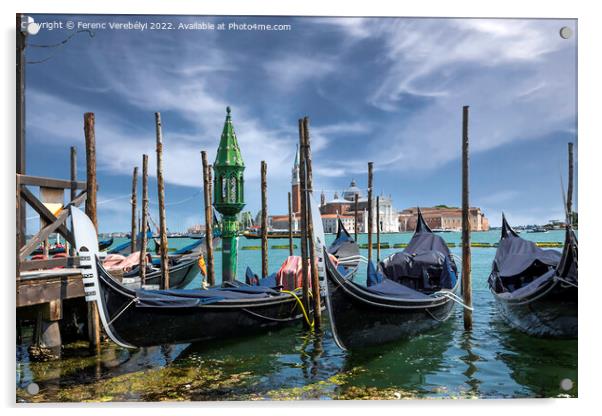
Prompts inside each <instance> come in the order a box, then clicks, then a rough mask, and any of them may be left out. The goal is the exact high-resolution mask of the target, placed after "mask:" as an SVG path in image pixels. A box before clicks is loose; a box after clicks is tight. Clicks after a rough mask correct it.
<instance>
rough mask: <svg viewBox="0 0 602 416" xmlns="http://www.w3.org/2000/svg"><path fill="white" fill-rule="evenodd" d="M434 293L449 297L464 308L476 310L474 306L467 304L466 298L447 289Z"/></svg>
mask: <svg viewBox="0 0 602 416" xmlns="http://www.w3.org/2000/svg"><path fill="white" fill-rule="evenodd" d="M433 295H440V296H442V297H444V298H447V299H449V300H451V301H453V302H456V303H457V304H458V305H460V306H462V307H463V308H464V309H468V310H469V311H473V310H474V308H473V307H472V306H468V305H467V304H465V303H464V300H463V299H462V298H461V297H460V296H458V295H456V294H455V293H452V292H447V291H439V292H435V293H433Z"/></svg>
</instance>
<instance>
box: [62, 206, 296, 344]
mask: <svg viewBox="0 0 602 416" xmlns="http://www.w3.org/2000/svg"><path fill="white" fill-rule="evenodd" d="M70 209H71V217H72V221H73V234H74V236H75V241H76V248H77V252H78V253H79V256H80V264H81V268H82V274H83V282H84V291H85V295H86V300H87V301H89V302H95V303H96V305H97V307H98V310H99V316H100V320H101V322H102V325H103V327H104V330H105V332H106V333H107V335H108V336H109V337H110V338H111V340H113V341H114V342H115V343H116V344H118V345H120V346H123V347H126V348H136V347H146V346H154V345H161V344H180V343H192V342H199V341H208V340H212V339H224V338H230V337H239V336H249V335H253V334H258V333H263V332H267V331H270V330H272V329H275V328H278V327H281V326H283V325H287V324H292V323H297V322H299V321H300V320H301V319H303V318H304V311H303V310H302V305H301V303H300V301H299V299H298V297H297V296H296V295H295V294H293V293H290V292H286V293H285V292H282V291H279V290H278V289H276V288H273V287H270V286H267V285H265V286H264V285H261V282H260V285H259V286H250V285H245V284H244V283H240V282H228V283H229V284H227V285H223V286H214V287H211V288H209V289H206V290H183V289H179V290H178V289H175V290H145V289H129V288H127V287H124V286H123V285H122V284H121V283H120V282H118V281H117V280H115V279H114V278H113V277H112V276H111V275H110V274H109V273H107V272H106V270H104V268H103V266H102V263H101V261H100V260H99V258H98V238H97V236H96V233H95V232H94V226H93V224H92V222H91V221H90V219H89V218H88V217H87V216H86V215H85V214H84V213H83V212H82V211H81V210H80V209H78V208H76V207H71V208H70ZM262 280H265V279H262Z"/></svg>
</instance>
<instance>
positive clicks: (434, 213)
mask: <svg viewBox="0 0 602 416" xmlns="http://www.w3.org/2000/svg"><path fill="white" fill-rule="evenodd" d="M420 211H421V212H422V216H423V217H424V220H425V221H426V223H427V224H428V226H429V227H430V228H431V229H433V230H450V231H460V230H461V229H462V210H461V209H460V208H453V207H445V206H441V207H432V208H423V207H421V208H420ZM468 215H469V220H470V226H471V230H472V231H488V230H489V220H488V219H487V218H486V217H485V214H484V213H483V212H482V211H481V208H476V207H471V208H470V210H469V213H468ZM417 218H418V209H417V208H416V207H412V208H407V209H404V210H403V211H401V212H400V213H399V226H400V231H414V229H415V228H416V221H417Z"/></svg>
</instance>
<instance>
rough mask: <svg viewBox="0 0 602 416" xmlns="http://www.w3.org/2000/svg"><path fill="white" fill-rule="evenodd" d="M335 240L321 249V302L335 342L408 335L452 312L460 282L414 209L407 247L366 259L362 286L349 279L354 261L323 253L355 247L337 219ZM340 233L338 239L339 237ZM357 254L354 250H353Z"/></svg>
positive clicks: (356, 343) (347, 346)
mask: <svg viewBox="0 0 602 416" xmlns="http://www.w3.org/2000/svg"><path fill="white" fill-rule="evenodd" d="M341 229H342V230H343V232H342V233H339V234H338V235H337V239H336V240H335V242H334V243H333V244H332V245H331V246H330V247H329V248H328V249H326V250H325V269H326V288H327V302H326V303H327V307H328V312H329V316H330V323H331V327H332V332H333V335H334V338H335V341H336V344H337V345H338V346H339V347H340V348H342V349H344V350H351V349H359V348H364V347H369V346H374V345H380V344H383V343H386V342H390V341H394V340H398V339H403V338H409V337H412V336H414V335H416V334H418V333H421V332H423V331H426V330H428V329H431V328H433V327H436V326H437V325H440V324H441V323H442V322H443V321H445V320H446V319H447V318H449V316H450V315H451V313H452V312H453V306H454V303H456V302H458V303H460V302H461V301H460V300H459V298H458V295H457V294H458V292H459V290H460V282H459V279H458V278H457V268H456V265H455V262H454V260H453V258H452V256H451V254H450V252H449V249H448V247H447V245H446V244H445V241H444V240H443V239H442V238H441V237H440V236H438V235H435V234H434V233H433V232H432V231H431V229H430V228H429V227H428V225H427V224H426V222H425V221H424V218H423V217H422V214H421V213H420V212H419V213H418V222H417V226H416V231H415V233H414V236H413V237H412V239H411V241H410V243H409V244H408V246H407V248H406V249H404V250H403V251H402V252H399V253H395V254H393V255H391V256H389V257H387V258H385V259H384V260H382V261H381V262H380V263H379V265H378V270H377V269H376V268H375V267H374V265H373V264H371V263H369V264H368V271H367V282H368V284H367V285H366V286H364V285H362V284H359V283H357V282H355V281H354V280H355V278H356V277H357V275H358V273H359V268H360V266H359V265H358V264H357V263H356V264H351V265H348V264H342V265H341V264H340V263H339V264H335V263H336V262H335V261H333V259H332V258H331V257H330V256H329V255H328V254H333V252H334V251H336V252H338V251H339V250H345V251H347V252H348V253H350V252H352V251H355V250H356V248H354V247H357V244H356V243H355V241H353V240H352V239H351V237H350V236H349V233H347V232H346V231H345V230H344V227H343V224H342V223H341V222H340V221H339V230H341ZM341 238H343V240H341ZM357 253H358V254H359V251H357Z"/></svg>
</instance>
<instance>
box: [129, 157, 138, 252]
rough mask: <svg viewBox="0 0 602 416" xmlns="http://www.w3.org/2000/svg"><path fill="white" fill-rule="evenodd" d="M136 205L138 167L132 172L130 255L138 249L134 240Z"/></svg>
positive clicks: (135, 235)
mask: <svg viewBox="0 0 602 416" xmlns="http://www.w3.org/2000/svg"><path fill="white" fill-rule="evenodd" d="M137 203H138V166H135V167H134V172H133V174H132V229H131V231H130V233H131V234H130V236H131V238H130V241H131V245H130V248H131V250H130V253H133V252H135V251H137V250H136V248H137V247H138V246H137V244H136V240H137V238H136V237H137V234H138V231H137V230H136V226H137V224H136V206H137Z"/></svg>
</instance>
